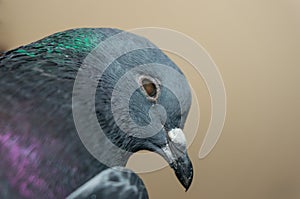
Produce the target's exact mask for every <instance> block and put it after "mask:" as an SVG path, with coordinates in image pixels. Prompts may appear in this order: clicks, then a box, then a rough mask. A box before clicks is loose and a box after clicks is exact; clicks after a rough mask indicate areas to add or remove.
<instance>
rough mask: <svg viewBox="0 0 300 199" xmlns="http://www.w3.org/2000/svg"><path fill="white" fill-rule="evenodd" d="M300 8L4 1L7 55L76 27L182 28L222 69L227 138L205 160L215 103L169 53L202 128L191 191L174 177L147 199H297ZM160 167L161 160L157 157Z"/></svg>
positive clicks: (283, 2)
mask: <svg viewBox="0 0 300 199" xmlns="http://www.w3.org/2000/svg"><path fill="white" fill-rule="evenodd" d="M299 10H300V1H299V0H276V1H271V0H251V1H250V0H243V1H238V0H227V1H220V0H210V1H204V0H190V1H180V0H164V1H158V0H155V1H147V0H130V1H116V0H111V1H99V0H77V1H74V0H73V1H71V0H65V1H61V0H52V1H34V0H27V1H20V0H0V51H5V50H9V49H13V48H15V47H18V46H20V45H25V44H28V43H30V42H33V41H35V40H37V39H41V38H43V37H45V36H47V35H49V34H52V33H54V32H57V31H62V30H66V29H70V28H77V27H115V28H120V29H125V30H126V29H132V28H138V27H145V26H158V27H165V28H171V29H175V30H177V31H180V32H182V33H185V34H187V35H189V36H190V37H192V38H194V39H195V40H196V41H197V42H199V43H200V44H201V45H202V46H203V47H204V48H205V49H206V50H207V51H208V52H209V54H210V55H211V57H212V58H213V60H214V61H215V63H216V64H217V65H218V67H219V70H220V73H221V75H222V77H223V80H224V83H225V87H226V92H227V101H228V104H227V117H226V122H225V126H224V129H223V133H222V136H221V138H220V140H219V142H218V143H217V145H216V147H215V148H214V150H213V151H212V152H211V153H210V154H209V156H207V157H206V158H204V159H199V158H198V152H199V148H200V146H201V144H202V142H203V138H204V135H205V132H206V130H207V128H208V124H209V121H210V97H209V94H208V91H207V88H206V86H205V84H204V82H203V80H202V79H201V77H198V76H196V75H195V72H194V71H193V70H192V69H191V67H190V66H189V64H188V63H187V62H185V61H184V60H183V59H181V58H180V57H176V56H174V55H172V54H169V55H170V57H171V58H172V59H173V60H174V61H175V62H176V63H177V64H178V65H179V66H180V67H181V68H182V70H183V71H184V73H185V74H186V76H187V77H188V79H189V81H190V82H191V85H192V86H193V88H194V89H195V91H196V93H197V97H198V99H199V103H200V110H201V120H200V126H199V129H198V133H197V136H196V139H195V140H194V142H193V143H192V145H191V147H190V148H189V154H190V157H191V159H192V161H193V164H194V169H195V176H194V181H193V184H192V185H191V188H190V190H189V191H188V192H185V191H184V189H183V188H182V187H181V185H180V184H179V182H178V181H177V179H176V177H175V175H174V174H173V171H172V170H171V169H170V168H168V167H167V168H164V169H161V170H159V171H155V172H151V173H146V174H141V177H142V179H143V180H144V182H145V184H146V186H147V188H148V191H149V195H150V198H152V199H161V198H173V199H182V198H188V199H198V198H205V199H240V198H243V199H253V198H257V199H282V198H285V199H298V198H300V155H299V152H300V122H299V121H298V120H299V119H300V104H299V102H300V86H299V78H300V38H299V36H300V12H299ZM157 158H159V157H157Z"/></svg>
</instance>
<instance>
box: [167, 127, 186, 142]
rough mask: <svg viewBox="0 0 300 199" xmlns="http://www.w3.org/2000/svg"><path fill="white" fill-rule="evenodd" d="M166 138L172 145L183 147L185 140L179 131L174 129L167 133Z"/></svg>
mask: <svg viewBox="0 0 300 199" xmlns="http://www.w3.org/2000/svg"><path fill="white" fill-rule="evenodd" d="M168 136H169V138H170V140H171V141H172V142H173V143H176V144H180V145H185V144H186V139H185V136H184V133H183V131H182V130H181V129H179V128H175V129H172V130H170V131H169V132H168Z"/></svg>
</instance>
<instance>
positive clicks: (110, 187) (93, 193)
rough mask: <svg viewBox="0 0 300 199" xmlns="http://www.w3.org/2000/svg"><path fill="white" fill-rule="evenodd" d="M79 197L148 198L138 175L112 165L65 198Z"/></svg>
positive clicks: (94, 198) (76, 198) (92, 198)
mask: <svg viewBox="0 0 300 199" xmlns="http://www.w3.org/2000/svg"><path fill="white" fill-rule="evenodd" d="M80 198H90V199H96V198H103V199H105V198H114V199H132V198H136V199H148V198H149V197H148V192H147V190H146V187H145V185H144V183H143V181H142V180H141V179H140V178H139V176H138V175H136V174H135V173H134V172H133V171H131V170H129V169H127V168H124V167H112V168H108V169H106V170H104V171H102V172H101V173H100V174H98V175H97V176H95V177H94V178H93V179H92V180H90V181H88V182H87V183H85V184H84V185H82V186H81V187H80V188H78V189H77V190H76V191H75V192H73V193H72V194H71V195H69V196H68V197H67V199H80Z"/></svg>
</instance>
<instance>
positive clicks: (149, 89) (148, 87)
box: [142, 79, 157, 97]
mask: <svg viewBox="0 0 300 199" xmlns="http://www.w3.org/2000/svg"><path fill="white" fill-rule="evenodd" d="M142 84H143V87H144V89H145V91H146V93H147V94H148V95H149V96H150V97H155V96H156V93H157V91H156V86H155V84H154V83H153V82H151V81H150V80H149V79H143V81H142Z"/></svg>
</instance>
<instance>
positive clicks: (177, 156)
mask: <svg viewBox="0 0 300 199" xmlns="http://www.w3.org/2000/svg"><path fill="white" fill-rule="evenodd" d="M168 136H169V139H168V140H169V141H168V143H167V144H166V146H165V147H163V148H162V149H161V150H159V151H157V153H159V154H160V155H161V156H162V157H163V158H164V159H165V160H166V161H167V162H168V163H169V165H170V167H171V168H172V169H173V170H174V172H175V174H176V176H177V179H178V180H179V181H180V183H181V184H182V186H183V187H184V188H185V190H186V191H187V190H188V189H189V187H190V185H191V183H192V181H193V165H192V162H191V160H190V158H189V156H188V154H187V149H186V144H185V143H186V141H185V137H184V134H183V132H182V130H181V129H172V130H171V131H169V132H168Z"/></svg>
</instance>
